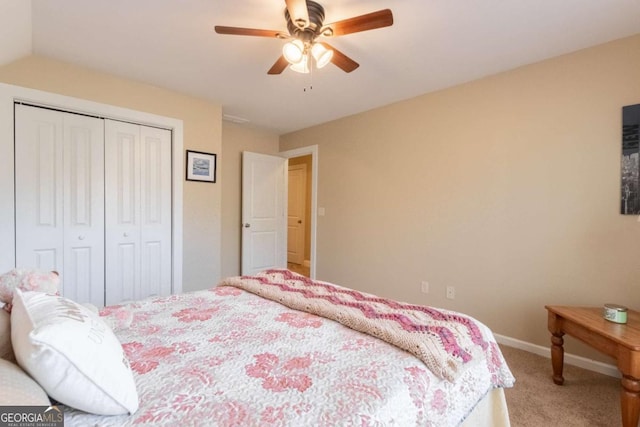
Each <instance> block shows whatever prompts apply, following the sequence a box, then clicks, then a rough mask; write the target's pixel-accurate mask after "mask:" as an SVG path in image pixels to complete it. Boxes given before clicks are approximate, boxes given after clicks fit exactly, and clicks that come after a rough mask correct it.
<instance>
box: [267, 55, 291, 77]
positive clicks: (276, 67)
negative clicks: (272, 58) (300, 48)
mask: <svg viewBox="0 0 640 427" xmlns="http://www.w3.org/2000/svg"><path fill="white" fill-rule="evenodd" d="M287 65H289V61H287V59H286V58H285V57H284V55H280V58H278V60H277V61H276V63H275V64H273V66H272V67H271V68H270V69H269V71H267V74H280V73H282V72H283V71H284V70H285V68H287Z"/></svg>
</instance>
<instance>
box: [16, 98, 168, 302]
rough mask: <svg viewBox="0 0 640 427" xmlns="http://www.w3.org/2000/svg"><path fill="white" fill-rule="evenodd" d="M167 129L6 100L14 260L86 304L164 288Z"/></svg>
mask: <svg viewBox="0 0 640 427" xmlns="http://www.w3.org/2000/svg"><path fill="white" fill-rule="evenodd" d="M171 176H172V171H171V131H169V130H166V129H159V128H154V127H148V126H143V125H138V124H132V123H126V122H121V121H116V120H110V119H104V118H99V117H92V116H86V115H81V114H75V113H69V112H63V111H58V110H51V109H47V108H41V107H35V106H29V105H21V104H16V105H15V203H16V204H15V217H16V228H15V230H16V266H17V267H18V268H20V267H25V268H26V267H37V268H42V269H51V270H56V271H58V272H59V273H60V275H61V278H62V280H61V282H62V286H61V288H62V289H61V292H62V295H63V296H66V297H69V298H71V299H74V300H76V301H79V302H90V303H92V304H95V305H96V306H99V307H100V306H103V305H105V304H117V303H119V302H122V301H125V300H137V299H141V298H145V297H147V296H151V295H169V294H170V293H171V290H172V280H171V278H172V258H171V257H172V247H171V245H172V241H171V231H172V230H171V223H172V218H171V207H172V205H171V202H172V201H171V185H172V180H171Z"/></svg>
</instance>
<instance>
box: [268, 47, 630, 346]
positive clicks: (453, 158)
mask: <svg viewBox="0 0 640 427" xmlns="http://www.w3.org/2000/svg"><path fill="white" fill-rule="evenodd" d="M425 72H426V73H428V70H426V71H425ZM636 103H640V36H635V37H632V38H628V39H623V40H619V41H616V42H612V43H609V44H606V45H602V46H598V47H595V48H591V49H588V50H584V51H580V52H576V53H574V54H570V55H565V56H562V57H559V58H556V59H552V60H548V61H544V62H541V63H537V64H533V65H529V66H526V67H522V68H519V69H516V70H513V71H510V72H506V73H502V74H499V75H495V76H491V77H488V78H484V79H482V80H479V81H475V82H471V83H468V84H464V85H460V86H457V87H454V88H450V89H447V90H443V91H440V92H437V93H433V94H428V95H424V96H421V97H418V98H415V99H411V100H408V101H405V102H400V103H397V104H394V105H389V106H387V107H384V108H380V109H376V110H373V111H369V112H366V113H363V114H359V115H355V116H352V117H347V118H344V119H341V120H337V121H334V122H331V123H327V124H324V125H321V126H317V127H313V128H309V129H306V130H302V131H299V132H295V133H292V134H288V135H284V136H282V137H281V141H280V149H281V150H289V149H293V148H297V147H302V146H307V145H312V144H318V146H319V178H318V179H319V181H318V206H319V207H324V208H325V209H326V216H323V217H318V240H317V241H318V245H317V250H318V252H317V253H318V264H317V276H318V278H319V279H324V280H330V281H334V282H337V283H339V284H342V285H346V286H350V287H353V288H356V289H362V290H366V291H370V292H374V293H378V294H382V295H387V296H391V297H395V298H398V299H401V300H404V301H410V302H415V303H421V304H429V305H434V306H439V307H446V308H451V309H455V310H459V311H463V312H466V313H468V314H470V315H473V316H475V317H477V318H478V319H480V320H482V321H484V322H485V323H487V324H488V325H489V326H490V327H492V328H493V329H494V331H495V332H496V333H499V334H503V335H506V336H509V337H513V338H517V339H520V340H524V341H527V342H531V343H535V344H539V345H543V346H545V347H546V346H547V345H548V342H549V337H548V332H547V330H546V312H545V309H544V305H545V304H584V305H594V306H601V305H602V304H603V303H607V302H618V303H622V304H626V305H629V306H630V307H632V308H635V309H640V222H638V218H637V217H632V216H623V215H620V214H619V204H620V203H619V198H620V153H621V146H620V143H621V107H622V106H624V105H629V104H636ZM422 280H428V281H429V283H430V287H431V291H430V293H429V294H422V293H420V281H422ZM446 286H454V287H455V292H456V298H455V300H447V299H445V287H446ZM567 341H571V340H567ZM570 346H571V344H570ZM576 348H577V350H578V353H582V352H584V351H583V350H584V349H583V348H581V347H580V346H577V347H576ZM569 350H571V347H570V348H569Z"/></svg>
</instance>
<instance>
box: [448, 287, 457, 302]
mask: <svg viewBox="0 0 640 427" xmlns="http://www.w3.org/2000/svg"><path fill="white" fill-rule="evenodd" d="M455 298H456V288H454V287H453V286H447V299H455Z"/></svg>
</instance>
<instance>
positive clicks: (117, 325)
mask: <svg viewBox="0 0 640 427" xmlns="http://www.w3.org/2000/svg"><path fill="white" fill-rule="evenodd" d="M100 317H101V318H102V320H104V321H105V322H106V323H107V325H109V326H110V327H111V329H113V331H114V332H117V331H121V330H123V329H127V328H129V326H131V322H133V311H132V310H131V308H129V307H127V306H126V305H124V306H123V305H111V306H107V307H104V308H102V309H101V310H100Z"/></svg>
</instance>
